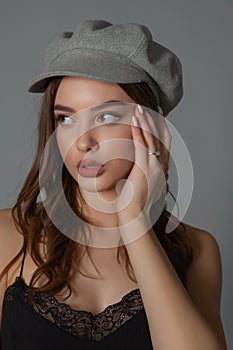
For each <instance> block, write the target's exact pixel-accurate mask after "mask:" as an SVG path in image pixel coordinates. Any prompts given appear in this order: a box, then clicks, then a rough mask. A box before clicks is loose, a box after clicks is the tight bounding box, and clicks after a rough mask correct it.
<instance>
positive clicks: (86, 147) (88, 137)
mask: <svg viewBox="0 0 233 350" xmlns="http://www.w3.org/2000/svg"><path fill="white" fill-rule="evenodd" d="M76 147H77V149H78V150H79V151H80V152H88V151H90V150H95V151H96V150H97V149H98V148H99V144H98V141H97V139H96V137H95V135H94V134H93V132H91V131H87V132H85V133H84V134H82V135H81V136H79V137H78V138H77V140H76Z"/></svg>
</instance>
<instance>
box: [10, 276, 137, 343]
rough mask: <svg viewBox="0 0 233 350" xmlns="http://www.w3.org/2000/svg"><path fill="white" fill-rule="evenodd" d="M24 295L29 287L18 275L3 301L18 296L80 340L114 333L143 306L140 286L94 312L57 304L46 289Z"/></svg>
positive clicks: (93, 338) (100, 338)
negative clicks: (97, 312) (30, 295)
mask: <svg viewBox="0 0 233 350" xmlns="http://www.w3.org/2000/svg"><path fill="white" fill-rule="evenodd" d="M17 285H18V286H19V288H17ZM16 290H18V293H16ZM27 296H28V286H27V285H26V284H25V283H24V281H23V279H21V278H17V279H16V282H15V283H14V284H13V285H11V286H10V287H8V289H7V290H6V293H5V298H4V302H11V301H13V300H14V299H15V298H17V297H19V298H20V300H21V301H23V302H24V303H25V304H27V305H29V306H30V307H31V308H32V309H33V310H34V311H35V312H37V313H38V314H40V315H41V316H43V317H44V318H45V319H47V320H48V321H50V322H52V323H54V324H55V325H56V326H58V327H60V328H62V329H63V330H65V331H67V332H68V333H71V334H72V335H74V336H77V337H79V338H81V339H85V340H86V339H88V340H91V341H95V342H98V341H100V340H102V339H103V338H104V337H106V336H108V335H109V334H111V333H113V332H115V331H116V330H117V329H118V328H119V327H121V326H122V325H123V324H124V323H126V322H127V321H128V320H129V319H130V318H132V317H133V316H134V315H136V314H137V313H138V312H139V311H141V310H143V309H144V307H143V303H142V299H141V294H140V291H139V289H134V290H132V291H130V292H129V293H127V294H126V295H125V296H123V298H122V299H121V300H120V301H119V302H117V303H115V304H112V305H109V306H107V307H106V308H105V310H104V311H102V312H100V313H99V314H97V315H93V314H92V313H91V312H88V311H83V310H82V311H80V310H74V309H73V308H71V307H70V306H69V305H67V304H65V303H60V302H59V301H58V300H57V299H56V298H55V297H54V296H53V295H52V294H50V293H48V292H35V299H34V300H33V301H32V300H31V299H30V298H28V297H27Z"/></svg>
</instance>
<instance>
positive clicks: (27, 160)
mask: <svg viewBox="0 0 233 350" xmlns="http://www.w3.org/2000/svg"><path fill="white" fill-rule="evenodd" d="M232 13H233V3H232V2H231V1H230V0H228V1H227V0H222V1H220V0H219V1H213V0H206V1H201V0H196V1H193V0H188V1H187V0H186V1H185V0H154V1H149V0H143V1H138V0H134V1H132V2H131V3H130V2H127V3H126V1H125V0H117V1H110V0H98V1H94V0H93V1H90V0H85V1H83V2H82V1H74V0H73V1H72V0H66V1H64V2H58V1H55V0H54V1H49V0H46V1H45V0H40V1H29V0H27V1H25V0H21V1H12V0H11V1H1V7H0V33H1V56H0V59H1V64H0V77H1V84H0V104H1V124H0V159H1V172H0V174H1V178H0V179H1V181H0V189H1V192H0V193H1V195H0V207H1V208H6V207H10V206H12V205H13V203H14V200H15V197H16V193H17V191H18V189H19V188H20V187H21V185H22V183H23V180H24V178H25V176H26V174H27V172H28V170H29V167H30V164H31V160H32V156H33V151H34V138H35V121H36V113H37V109H38V104H39V99H40V97H39V95H33V94H29V93H28V92H27V91H26V83H27V82H28V81H29V80H30V79H31V78H32V77H34V76H35V75H36V74H38V73H40V70H41V67H42V60H43V53H44V48H45V46H46V45H47V43H48V42H49V41H50V40H51V39H53V38H54V36H56V35H57V34H58V33H60V32H61V31H63V30H74V29H75V28H76V26H77V25H78V23H79V22H80V21H81V20H84V19H93V18H98V19H106V20H109V21H112V22H113V23H116V22H139V23H143V24H145V25H147V26H149V28H150V29H151V31H152V32H153V36H154V38H155V39H156V40H158V41H159V42H160V43H162V44H163V45H165V46H167V47H169V48H170V49H172V50H174V51H175V52H176V54H177V55H178V56H179V57H180V58H181V61H182V63H183V72H184V89H185V93H184V97H183V100H182V102H181V103H180V104H179V106H178V107H177V108H176V109H175V110H174V111H173V112H171V113H170V115H169V117H168V119H169V120H170V121H171V122H172V123H173V125H174V126H175V127H176V128H177V130H178V131H179V132H180V134H181V135H182V137H183V139H184V141H185V143H186V146H187V148H188V150H189V152H190V155H191V159H192V162H193V168H194V181H195V182H194V191H193V197H192V201H191V203H190V206H189V209H188V211H187V214H186V216H185V218H184V221H185V222H187V223H189V224H191V225H193V226H196V227H199V228H203V229H205V230H207V231H209V232H211V233H212V234H213V235H214V237H215V238H216V239H217V241H218V243H219V247H220V250H221V256H222V266H223V292H222V320H223V325H224V328H225V333H226V337H227V342H228V346H229V349H231V348H233V332H232V325H231V324H232V321H233V306H232V298H231V296H232V292H233V283H232V277H231V275H232V270H231V266H232V243H233V238H232V235H233V232H232V227H231V210H232V194H233V191H232V182H231V180H232V156H231V151H232V129H233V123H232V111H231V105H232V100H233V97H232V80H233V79H232V78H233V77H232V61H233V55H232V51H233V50H232V34H233V31H232V29H233V28H232V27H233V25H232V22H233V21H232ZM197 336H198V335H197Z"/></svg>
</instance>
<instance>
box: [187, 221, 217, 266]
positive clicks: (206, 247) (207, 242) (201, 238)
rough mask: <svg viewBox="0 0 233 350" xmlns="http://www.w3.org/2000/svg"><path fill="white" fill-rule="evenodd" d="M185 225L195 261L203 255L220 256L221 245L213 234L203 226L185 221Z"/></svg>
mask: <svg viewBox="0 0 233 350" xmlns="http://www.w3.org/2000/svg"><path fill="white" fill-rule="evenodd" d="M184 226H185V229H186V231H185V233H186V235H187V237H188V238H189V239H190V242H191V245H192V248H193V252H194V259H193V263H195V262H196V261H197V260H198V259H199V258H201V257H203V255H205V256H206V257H208V256H209V255H211V256H213V255H214V256H216V257H217V258H219V257H220V249H219V245H218V242H217V240H216V238H215V237H214V235H213V234H211V233H210V232H209V231H206V230H204V229H202V228H198V227H194V226H191V225H188V224H187V223H184Z"/></svg>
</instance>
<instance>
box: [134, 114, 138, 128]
mask: <svg viewBox="0 0 233 350" xmlns="http://www.w3.org/2000/svg"><path fill="white" fill-rule="evenodd" d="M132 122H133V125H134V126H137V127H138V126H139V124H138V121H137V119H136V117H135V116H134V115H133V116H132Z"/></svg>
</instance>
